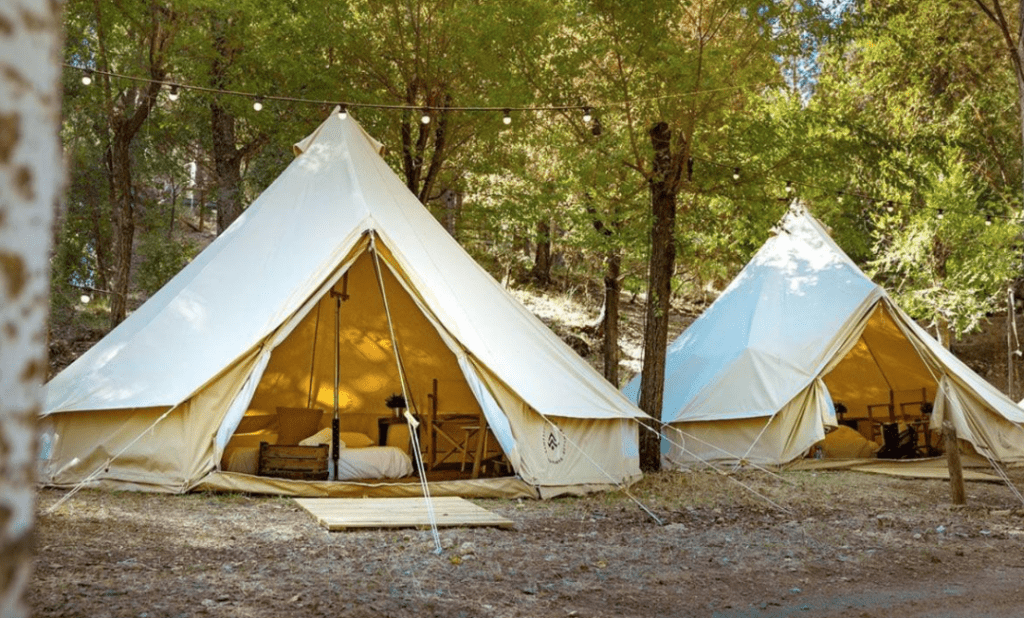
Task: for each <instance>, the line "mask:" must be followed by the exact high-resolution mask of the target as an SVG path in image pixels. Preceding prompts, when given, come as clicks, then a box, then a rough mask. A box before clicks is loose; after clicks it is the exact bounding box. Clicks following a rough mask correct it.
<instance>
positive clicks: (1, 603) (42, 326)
mask: <svg viewBox="0 0 1024 618" xmlns="http://www.w3.org/2000/svg"><path fill="white" fill-rule="evenodd" d="M60 6H61V5H60V4H59V3H57V2H47V1H45V0H5V2H3V3H0V75H2V76H3V77H0V325H2V327H0V470H2V471H3V472H2V475H0V616H4V617H5V618H6V617H12V618H21V617H26V616H29V615H30V610H29V608H28V607H27V605H26V603H25V590H26V587H27V584H28V580H29V576H30V573H31V558H32V535H33V530H34V527H35V463H36V430H35V427H36V416H37V415H38V413H39V408H40V405H41V403H42V397H41V388H40V387H41V386H42V382H43V379H44V378H45V377H46V366H47V357H46V309H47V301H48V296H49V259H48V258H49V248H50V238H51V234H50V226H51V224H52V221H53V214H54V212H53V211H54V205H55V204H56V202H57V200H58V199H59V197H60V189H61V187H62V180H63V161H62V158H61V154H60V142H59V140H58V130H59V126H60V92H61V90H60V54H61V36H60V32H61V20H60V10H59V9H60Z"/></svg>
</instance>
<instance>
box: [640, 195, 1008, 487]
mask: <svg viewBox="0 0 1024 618" xmlns="http://www.w3.org/2000/svg"><path fill="white" fill-rule="evenodd" d="M640 377H641V376H640V375H637V376H635V377H634V378H633V380H631V381H630V382H629V384H628V385H627V386H626V387H625V388H624V389H623V390H624V392H625V394H626V396H628V397H630V399H631V400H633V401H636V400H637V399H638V396H639V389H640ZM834 402H840V403H842V404H843V406H845V408H846V413H845V414H844V419H845V420H846V421H847V422H849V423H850V424H851V425H852V424H857V425H858V426H859V428H860V432H861V433H862V434H867V435H865V438H869V437H872V438H875V439H876V440H877V437H875V436H873V435H872V434H871V433H870V432H872V427H874V428H876V429H877V427H878V426H879V425H880V423H881V422H882V421H884V422H891V420H892V419H893V418H895V419H896V420H897V421H898V420H900V419H901V418H903V417H904V416H907V417H912V416H916V418H917V419H919V422H923V419H927V418H928V417H927V416H925V415H922V414H921V411H920V403H921V402H927V403H930V404H932V405H933V413H932V414H931V415H930V416H931V420H930V427H931V428H932V429H933V430H941V426H942V421H943V419H949V420H951V421H952V422H953V424H954V426H955V427H956V429H957V432H958V435H959V437H960V438H961V439H963V440H966V441H967V442H969V443H970V444H972V445H973V446H974V448H975V450H977V451H978V453H979V454H981V455H984V456H986V457H988V458H991V459H993V460H996V461H999V462H1003V463H1019V462H1022V461H1024V430H1022V429H1021V423H1022V422H1024V411H1022V410H1021V408H1019V407H1018V406H1016V405H1015V404H1014V403H1013V402H1012V401H1010V400H1009V399H1008V398H1007V397H1006V396H1005V395H1003V394H1002V393H1000V392H999V391H998V390H997V389H995V388H994V387H992V386H991V385H990V384H989V383H987V382H986V381H985V380H983V379H982V378H981V377H979V376H978V375H977V374H975V373H974V372H973V371H971V370H970V368H968V367H967V366H966V365H964V364H963V363H962V362H961V361H960V360H958V359H957V358H956V357H955V356H953V354H952V353H950V352H949V351H948V350H947V349H945V348H944V347H942V346H941V345H940V344H939V343H938V342H937V341H935V339H933V338H932V337H931V336H930V335H928V333H927V332H925V331H924V330H923V329H922V328H921V327H920V326H918V324H917V323H915V322H914V320H912V319H911V318H910V317H909V316H907V315H906V314H905V313H904V312H903V311H902V310H900V308H899V307H897V306H896V305H895V304H894V303H893V301H892V299H891V298H890V297H889V295H888V294H886V292H885V291H884V290H883V289H882V288H881V287H880V286H878V285H877V284H875V283H874V282H872V281H871V279H869V278H868V277H867V276H866V275H865V274H864V273H863V272H862V271H861V270H860V269H859V268H858V267H857V266H856V265H855V264H854V263H853V261H852V260H850V258H849V257H848V256H847V255H846V254H845V253H844V252H843V251H842V249H840V248H839V246H838V245H837V244H836V243H835V242H834V241H833V240H832V239H831V238H830V237H829V235H828V233H827V232H826V231H825V229H824V228H823V227H822V225H821V224H820V223H819V222H818V221H817V220H816V219H814V217H812V216H811V215H810V214H809V213H807V212H806V211H805V210H804V209H802V208H801V207H800V206H799V205H796V204H794V207H793V208H791V210H790V212H789V213H788V214H787V215H786V216H785V217H784V218H783V220H782V221H781V222H780V224H779V225H778V226H777V228H776V230H775V235H774V236H773V237H771V238H770V239H769V240H768V241H767V242H766V243H765V244H764V246H762V247H761V249H760V250H759V251H758V252H757V254H756V255H754V257H753V258H752V259H751V260H750V262H749V263H748V264H747V265H746V266H745V267H744V268H743V270H742V271H741V272H740V273H739V275H737V277H736V278H735V279H734V280H733V281H732V282H731V284H730V285H729V286H728V288H726V290H725V291H724V292H723V293H722V295H721V296H720V297H719V298H718V299H717V300H716V301H715V302H714V303H713V304H712V305H711V306H710V307H709V308H708V309H707V310H706V311H705V312H704V313H703V314H702V315H701V316H700V317H699V318H698V319H697V320H695V321H694V322H693V323H692V324H691V325H690V326H689V327H688V328H687V329H686V330H685V331H684V332H683V333H682V334H681V335H680V336H679V337H678V338H677V339H676V340H675V341H674V342H672V343H671V344H670V345H669V348H668V351H667V357H666V367H665V391H664V405H663V407H662V422H664V423H667V424H669V426H670V427H668V428H666V430H665V436H666V438H665V443H666V447H667V449H668V452H667V454H666V455H665V456H664V459H665V460H666V461H667V463H668V465H669V466H674V467H687V466H691V465H695V464H699V463H701V462H722V463H726V462H728V463H740V462H749V463H752V464H766V465H780V464H785V463H787V462H791V461H793V460H796V459H798V458H801V457H803V456H804V455H805V454H807V453H808V451H809V449H811V447H812V446H813V445H815V444H816V443H818V442H819V441H821V440H823V439H824V437H825V432H826V428H831V427H835V426H836V425H837V418H836V413H835V410H834ZM858 419H859V420H858ZM933 437H934V436H933ZM937 441H938V439H937V438H936V439H935V440H934V441H933V444H934V443H936V442H937ZM663 451H664V449H663Z"/></svg>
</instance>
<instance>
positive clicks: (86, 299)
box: [78, 294, 92, 305]
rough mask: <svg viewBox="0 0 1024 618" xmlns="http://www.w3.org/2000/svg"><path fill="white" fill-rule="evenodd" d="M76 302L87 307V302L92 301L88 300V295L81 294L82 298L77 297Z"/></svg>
mask: <svg viewBox="0 0 1024 618" xmlns="http://www.w3.org/2000/svg"><path fill="white" fill-rule="evenodd" d="M78 300H80V301H82V304H83V305H87V304H89V301H90V300H92V299H91V298H89V295H88V294H82V296H81V297H79V299H78Z"/></svg>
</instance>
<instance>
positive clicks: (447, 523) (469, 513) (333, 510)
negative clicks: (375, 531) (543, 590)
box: [294, 497, 515, 531]
mask: <svg viewBox="0 0 1024 618" xmlns="http://www.w3.org/2000/svg"><path fill="white" fill-rule="evenodd" d="M294 500H295V502H296V504H298V505H299V506H300V507H302V508H303V509H305V510H306V511H307V512H308V513H309V514H310V515H312V516H313V518H314V519H316V520H317V522H318V523H319V524H320V525H321V526H323V527H324V528H327V529H328V530H331V531H335V530H346V529H349V528H420V527H427V526H429V525H430V517H429V514H428V511H427V504H426V502H425V501H424V499H423V498H295V499H294ZM431 504H432V505H433V507H434V518H435V520H436V522H437V525H438V527H473V526H491V527H498V528H512V527H515V522H513V521H512V520H510V519H506V518H504V517H502V516H500V515H497V514H495V513H491V512H490V511H488V510H487V509H484V508H482V507H479V506H477V505H475V504H473V503H472V502H470V501H468V500H465V499H463V498H458V497H441V498H431Z"/></svg>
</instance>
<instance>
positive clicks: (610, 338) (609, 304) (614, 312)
mask: <svg viewBox="0 0 1024 618" xmlns="http://www.w3.org/2000/svg"><path fill="white" fill-rule="evenodd" d="M605 264H606V265H607V268H608V270H606V271H605V274H604V322H603V324H602V330H603V331H604V345H603V352H604V377H605V379H606V380H608V381H609V382H611V383H612V385H613V386H615V387H616V388H618V387H619V295H620V294H621V292H622V281H621V279H620V278H619V277H620V275H621V272H622V256H621V255H620V254H619V252H618V251H611V252H609V253H608V257H607V258H606V259H605Z"/></svg>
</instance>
